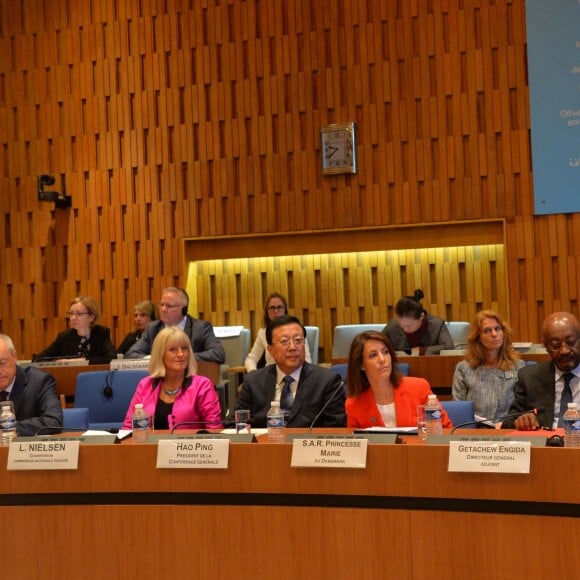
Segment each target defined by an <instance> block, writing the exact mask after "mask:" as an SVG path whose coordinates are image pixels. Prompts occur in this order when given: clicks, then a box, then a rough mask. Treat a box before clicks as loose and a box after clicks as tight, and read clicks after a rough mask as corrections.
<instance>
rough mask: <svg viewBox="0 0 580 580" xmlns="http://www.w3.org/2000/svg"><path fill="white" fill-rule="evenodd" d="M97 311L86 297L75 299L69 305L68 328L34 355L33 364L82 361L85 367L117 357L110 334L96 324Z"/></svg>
mask: <svg viewBox="0 0 580 580" xmlns="http://www.w3.org/2000/svg"><path fill="white" fill-rule="evenodd" d="M100 317H101V309H100V308H99V305H98V304H97V303H96V301H95V300H94V299H93V298H91V297H90V296H77V297H76V298H75V299H74V300H73V301H72V302H71V303H70V306H69V311H68V312H67V318H68V319H69V323H70V328H69V329H68V330H65V331H64V332H60V333H59V334H58V336H57V337H56V339H55V340H54V342H53V343H52V344H51V345H50V346H48V347H47V348H45V349H44V350H43V351H42V352H40V353H38V354H37V355H35V356H34V359H33V360H34V361H41V360H43V359H44V360H47V359H50V360H58V359H59V358H63V359H70V358H77V357H78V358H85V359H88V361H89V364H106V363H109V362H110V361H111V360H112V359H114V358H115V357H116V356H117V351H116V350H115V346H114V345H113V343H112V342H111V336H110V334H111V333H110V331H109V329H108V328H107V327H106V326H100V325H99V324H97V322H98V320H99V318H100Z"/></svg>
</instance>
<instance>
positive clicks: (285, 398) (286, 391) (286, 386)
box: [280, 375, 294, 417]
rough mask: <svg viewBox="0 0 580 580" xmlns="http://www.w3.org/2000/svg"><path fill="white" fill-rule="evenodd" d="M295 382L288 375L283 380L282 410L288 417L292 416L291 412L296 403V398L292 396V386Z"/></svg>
mask: <svg viewBox="0 0 580 580" xmlns="http://www.w3.org/2000/svg"><path fill="white" fill-rule="evenodd" d="M293 382H294V379H293V378H292V377H291V376H290V375H286V376H285V377H284V378H283V379H282V394H281V395H280V409H282V412H283V413H284V415H286V417H288V415H290V410H291V409H292V403H293V402H294V396H293V395H292V389H291V388H290V385H291V384H292V383H293Z"/></svg>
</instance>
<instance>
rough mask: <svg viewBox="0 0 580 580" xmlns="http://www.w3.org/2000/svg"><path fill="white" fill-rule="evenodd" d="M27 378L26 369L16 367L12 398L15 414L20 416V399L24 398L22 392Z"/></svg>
mask: <svg viewBox="0 0 580 580" xmlns="http://www.w3.org/2000/svg"><path fill="white" fill-rule="evenodd" d="M25 386H26V384H25V378H24V371H23V370H22V369H21V368H20V367H18V366H17V367H16V378H15V380H14V385H12V392H11V394H10V399H11V401H12V403H13V404H14V414H15V415H16V416H18V410H19V409H20V401H21V398H22V393H23V392H24V388H25Z"/></svg>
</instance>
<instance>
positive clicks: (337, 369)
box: [330, 362, 409, 381]
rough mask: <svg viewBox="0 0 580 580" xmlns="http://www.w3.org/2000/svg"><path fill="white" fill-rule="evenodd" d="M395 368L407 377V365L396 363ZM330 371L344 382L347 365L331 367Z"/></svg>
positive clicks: (341, 364)
mask: <svg viewBox="0 0 580 580" xmlns="http://www.w3.org/2000/svg"><path fill="white" fill-rule="evenodd" d="M397 368H398V369H399V372H400V373H401V374H402V375H404V376H406V377H408V376H409V363H400V362H398V363H397ZM330 370H331V371H334V372H335V373H336V374H337V375H340V378H341V379H342V380H343V381H346V375H347V374H348V365H347V364H346V363H340V364H336V365H332V366H331V367H330Z"/></svg>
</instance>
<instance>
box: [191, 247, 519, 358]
mask: <svg viewBox="0 0 580 580" xmlns="http://www.w3.org/2000/svg"><path fill="white" fill-rule="evenodd" d="M506 277H507V271H506V267H505V260H504V247H503V245H502V244H493V245H485V246H467V247H449V248H433V249H409V250H391V251H370V252H349V253H336V254H307V255H288V256H276V257H268V258H258V257H256V258H240V259H225V260H207V261H203V260H200V261H196V262H191V263H190V267H189V273H188V281H187V290H188V292H189V294H190V296H192V297H193V299H192V300H191V308H190V309H191V310H192V311H193V312H199V313H200V315H201V316H202V317H203V318H205V319H209V320H212V321H213V322H214V324H216V325H219V326H224V325H244V326H245V327H246V328H250V329H252V333H253V335H254V336H255V333H256V332H257V330H258V328H260V326H261V325H262V312H263V311H262V308H263V304H264V300H265V298H266V296H267V295H268V294H270V293H271V292H280V293H281V294H283V295H284V296H286V298H287V299H288V305H289V310H290V313H291V314H293V315H295V316H298V317H299V318H300V319H301V320H302V321H303V323H304V324H306V325H313V326H319V327H320V332H321V334H320V352H319V355H320V358H319V360H320V362H325V361H326V362H329V361H330V355H331V352H332V338H333V330H334V326H336V325H337V324H358V323H365V322H366V323H385V324H386V323H387V321H388V320H389V319H390V318H391V317H392V315H393V308H394V305H395V303H396V301H397V300H398V299H399V298H400V297H401V296H403V295H409V294H412V293H413V291H414V290H415V289H416V288H422V289H423V291H424V293H425V299H424V300H423V305H424V306H425V308H427V310H429V311H430V312H432V313H433V314H436V315H438V316H441V317H443V318H445V319H447V320H471V318H472V317H473V313H474V312H476V311H477V310H479V309H481V308H484V307H485V308H492V309H494V310H497V311H498V312H501V313H507V312H509V304H508V300H507V296H506V293H505V290H504V289H505V287H506Z"/></svg>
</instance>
